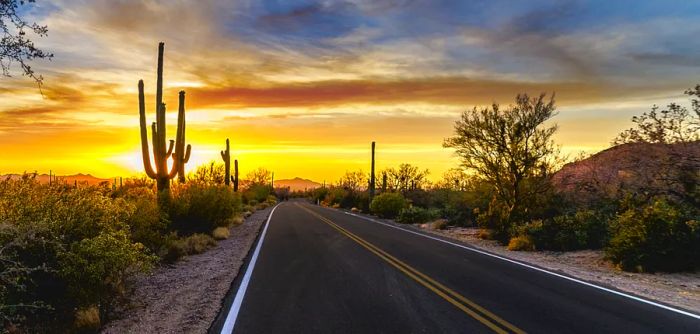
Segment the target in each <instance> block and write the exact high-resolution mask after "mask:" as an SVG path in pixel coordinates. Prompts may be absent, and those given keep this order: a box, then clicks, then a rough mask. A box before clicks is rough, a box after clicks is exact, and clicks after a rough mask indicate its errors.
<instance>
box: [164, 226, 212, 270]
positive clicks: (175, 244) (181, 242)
mask: <svg viewBox="0 0 700 334" xmlns="http://www.w3.org/2000/svg"><path fill="white" fill-rule="evenodd" d="M214 246H216V240H214V238H212V237H211V236H210V235H208V234H202V233H195V234H192V235H190V236H187V237H184V238H173V239H171V240H170V242H169V245H168V252H167V253H166V254H165V255H164V256H163V260H164V261H165V262H168V263H172V262H175V261H177V260H178V259H180V258H182V257H183V256H187V255H193V254H201V253H204V251H206V250H207V249H210V248H212V247H214Z"/></svg>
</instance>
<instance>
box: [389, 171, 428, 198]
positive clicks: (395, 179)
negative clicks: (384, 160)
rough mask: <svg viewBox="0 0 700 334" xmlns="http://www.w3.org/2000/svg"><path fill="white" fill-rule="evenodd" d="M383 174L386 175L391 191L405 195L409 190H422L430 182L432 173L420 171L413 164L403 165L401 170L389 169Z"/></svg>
mask: <svg viewBox="0 0 700 334" xmlns="http://www.w3.org/2000/svg"><path fill="white" fill-rule="evenodd" d="M382 173H386V176H387V187H388V188H389V189H390V190H394V191H400V192H401V193H404V194H405V193H406V192H407V191H409V190H413V189H420V188H422V187H423V186H424V185H425V184H426V183H427V182H428V179H427V177H428V174H430V171H428V170H427V169H425V170H420V169H418V167H417V166H413V165H411V164H401V165H399V168H387V169H386V170H384V171H383V172H382Z"/></svg>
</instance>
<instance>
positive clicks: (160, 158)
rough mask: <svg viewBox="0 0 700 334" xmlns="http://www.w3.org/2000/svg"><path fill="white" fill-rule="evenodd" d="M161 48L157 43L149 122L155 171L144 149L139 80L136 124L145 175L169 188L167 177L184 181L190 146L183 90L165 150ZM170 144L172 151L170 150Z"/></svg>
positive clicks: (143, 112)
mask: <svg viewBox="0 0 700 334" xmlns="http://www.w3.org/2000/svg"><path fill="white" fill-rule="evenodd" d="M163 47H164V44H163V43H162V42H161V43H160V44H158V69H157V81H156V121H155V122H153V123H152V124H151V137H152V142H153V162H154V164H155V170H154V168H153V167H152V166H151V159H150V156H149V148H148V131H147V127H146V102H145V97H144V92H143V80H139V124H140V127H141V154H142V156H143V166H144V169H145V170H146V175H148V177H150V178H152V179H155V180H156V185H157V187H158V191H159V192H162V191H168V190H169V189H170V179H173V178H175V176H176V175H178V174H179V175H180V178H179V179H180V181H181V182H184V181H185V163H187V162H188V161H189V159H190V151H191V149H192V148H191V146H190V145H187V149H186V150H185V92H183V91H181V92H180V95H179V108H178V115H177V134H176V139H175V140H170V144H169V146H167V149H166V144H165V142H166V140H165V128H166V127H165V104H164V103H163ZM173 146H174V148H175V152H174V153H173ZM171 155H172V157H173V164H172V167H171V169H170V170H169V171H168V158H169V157H170V156H171Z"/></svg>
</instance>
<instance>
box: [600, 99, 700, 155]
mask: <svg viewBox="0 0 700 334" xmlns="http://www.w3.org/2000/svg"><path fill="white" fill-rule="evenodd" d="M685 94H686V95H688V96H690V97H692V96H695V97H696V98H691V105H692V107H691V108H692V110H688V108H686V107H683V106H681V105H679V104H677V103H675V102H671V103H670V104H669V105H668V106H667V109H661V110H659V107H658V106H656V105H655V106H652V107H651V111H649V112H645V113H643V114H642V115H640V116H634V117H632V122H633V123H635V125H636V126H635V127H633V128H629V129H627V130H625V131H622V132H621V133H620V134H619V135H618V136H617V138H615V140H613V144H614V145H619V144H624V143H658V144H671V143H685V142H692V141H695V140H700V100H699V99H698V98H700V85H696V86H695V87H694V88H691V89H688V90H686V91H685Z"/></svg>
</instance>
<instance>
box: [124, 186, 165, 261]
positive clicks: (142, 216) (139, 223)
mask: <svg viewBox="0 0 700 334" xmlns="http://www.w3.org/2000/svg"><path fill="white" fill-rule="evenodd" d="M123 197H124V199H125V200H126V202H127V203H128V204H129V205H130V208H131V211H130V214H129V218H128V219H127V224H128V225H129V228H130V230H131V239H132V240H133V241H135V242H140V243H142V244H143V245H144V246H146V248H148V249H149V250H150V251H151V252H152V253H154V254H161V253H163V251H164V249H165V247H166V246H167V245H166V243H167V240H166V238H165V234H166V231H167V229H168V226H169V225H170V221H169V220H168V219H167V217H166V215H165V214H163V213H162V212H161V210H160V208H159V207H158V201H157V198H156V193H155V191H154V190H153V189H151V188H143V187H142V188H136V187H132V188H128V189H127V190H125V191H124V194H123Z"/></svg>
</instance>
